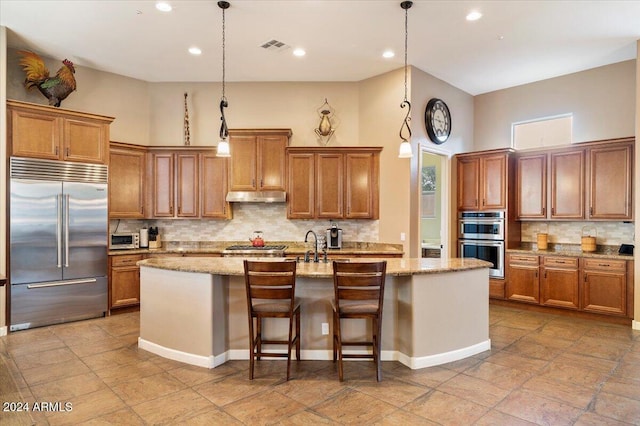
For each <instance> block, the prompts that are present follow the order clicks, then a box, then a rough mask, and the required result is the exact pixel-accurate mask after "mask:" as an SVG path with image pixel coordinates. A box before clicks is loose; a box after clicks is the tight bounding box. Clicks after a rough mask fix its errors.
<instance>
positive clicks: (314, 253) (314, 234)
mask: <svg viewBox="0 0 640 426" xmlns="http://www.w3.org/2000/svg"><path fill="white" fill-rule="evenodd" d="M309 234H313V239H314V240H315V246H316V248H315V250H314V251H313V261H314V262H316V263H318V235H316V233H315V232H313V230H311V229H310V230H308V231H307V235H305V236H304V242H305V243H306V242H307V241H308V239H309ZM310 251H311V250H308V251H307V252H306V253H305V254H304V261H305V262H309V252H310Z"/></svg>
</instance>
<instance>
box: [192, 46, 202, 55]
mask: <svg viewBox="0 0 640 426" xmlns="http://www.w3.org/2000/svg"><path fill="white" fill-rule="evenodd" d="M189 53H191V54H192V55H200V54H201V53H202V50H201V49H200V48H199V47H196V46H192V47H190V48H189Z"/></svg>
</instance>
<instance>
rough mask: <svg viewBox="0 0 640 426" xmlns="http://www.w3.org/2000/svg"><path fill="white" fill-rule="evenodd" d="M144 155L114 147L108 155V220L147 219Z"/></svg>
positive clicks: (134, 149)
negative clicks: (145, 210) (145, 217)
mask: <svg viewBox="0 0 640 426" xmlns="http://www.w3.org/2000/svg"><path fill="white" fill-rule="evenodd" d="M144 176H145V152H144V149H142V148H133V147H132V148H128V147H125V146H114V145H112V146H111V150H110V153H109V217H110V218H136V219H142V218H144V189H145V188H144V181H145V178H144Z"/></svg>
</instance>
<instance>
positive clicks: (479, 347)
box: [383, 339, 491, 370]
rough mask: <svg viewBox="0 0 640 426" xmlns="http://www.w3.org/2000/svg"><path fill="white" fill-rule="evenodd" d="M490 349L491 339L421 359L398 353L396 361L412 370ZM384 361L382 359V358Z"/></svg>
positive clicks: (456, 359) (459, 358)
mask: <svg viewBox="0 0 640 426" xmlns="http://www.w3.org/2000/svg"><path fill="white" fill-rule="evenodd" d="M489 349H491V339H487V340H485V341H484V342H480V343H478V344H475V345H472V346H468V347H466V348H462V349H456V350H455V351H450V352H443V353H440V354H437V355H428V356H423V357H408V356H406V355H405V354H402V353H398V361H400V362H401V363H402V364H404V365H406V366H407V367H409V368H410V369H412V370H416V369H419V368H426V367H433V366H435V365H441V364H446V363H448V362H453V361H458V360H461V359H464V358H467V357H470V356H472V355H476V354H479V353H481V352H484V351H487V350H489ZM383 359H384V358H383Z"/></svg>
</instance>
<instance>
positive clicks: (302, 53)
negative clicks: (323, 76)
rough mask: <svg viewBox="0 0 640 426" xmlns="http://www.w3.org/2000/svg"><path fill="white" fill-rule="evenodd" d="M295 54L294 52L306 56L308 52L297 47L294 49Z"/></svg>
mask: <svg viewBox="0 0 640 426" xmlns="http://www.w3.org/2000/svg"><path fill="white" fill-rule="evenodd" d="M293 54H294V55H295V56H304V55H306V54H307V52H305V51H304V49H301V48H297V49H294V50H293Z"/></svg>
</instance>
